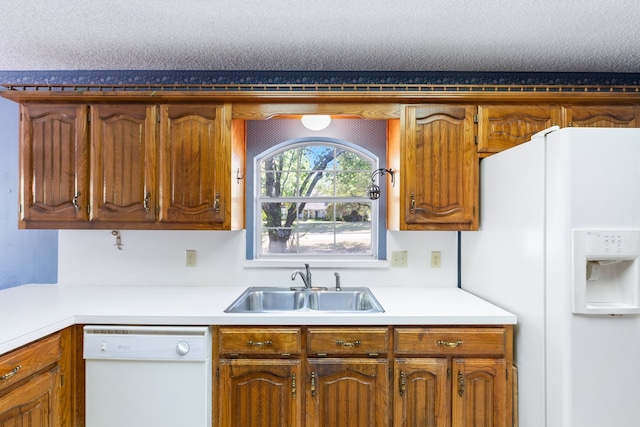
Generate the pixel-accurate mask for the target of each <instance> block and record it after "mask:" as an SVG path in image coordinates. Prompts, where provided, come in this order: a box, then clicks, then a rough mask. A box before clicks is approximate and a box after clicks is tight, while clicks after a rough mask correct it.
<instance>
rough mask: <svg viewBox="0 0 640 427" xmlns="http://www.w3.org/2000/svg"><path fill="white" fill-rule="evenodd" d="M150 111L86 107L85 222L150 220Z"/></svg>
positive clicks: (142, 107) (153, 146) (153, 139)
mask: <svg viewBox="0 0 640 427" xmlns="http://www.w3.org/2000/svg"><path fill="white" fill-rule="evenodd" d="M156 108H157V107H156V106H155V105H100V104H98V105H92V106H91V108H90V109H91V125H90V128H91V156H90V158H91V164H90V175H91V184H90V187H91V200H90V205H89V206H87V209H89V208H90V220H91V221H97V222H104V221H106V222H109V221H115V222H132V223H136V222H154V221H155V218H156V208H155V206H156V200H157V189H156V177H155V175H156V164H157V162H156V158H157V156H156V130H155V127H156Z"/></svg>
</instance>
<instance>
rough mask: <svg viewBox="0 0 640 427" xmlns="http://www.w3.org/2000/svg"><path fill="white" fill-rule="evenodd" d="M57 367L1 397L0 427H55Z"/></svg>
mask: <svg viewBox="0 0 640 427" xmlns="http://www.w3.org/2000/svg"><path fill="white" fill-rule="evenodd" d="M59 383H60V370H59V368H55V369H52V370H50V371H48V372H45V373H42V374H37V375H34V376H33V377H32V378H31V379H30V380H28V381H27V382H26V383H24V384H23V385H21V386H19V387H17V388H15V389H14V390H13V391H11V392H9V393H8V394H5V395H4V396H0V427H5V426H7V427H9V426H21V427H54V426H57V422H56V416H57V414H58V398H59V397H58V396H59V393H58V392H57V385H58V384H59Z"/></svg>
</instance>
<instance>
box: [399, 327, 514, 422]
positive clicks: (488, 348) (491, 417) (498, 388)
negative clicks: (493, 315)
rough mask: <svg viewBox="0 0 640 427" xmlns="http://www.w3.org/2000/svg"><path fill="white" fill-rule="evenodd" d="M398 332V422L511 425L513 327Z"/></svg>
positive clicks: (404, 329) (401, 328)
mask: <svg viewBox="0 0 640 427" xmlns="http://www.w3.org/2000/svg"><path fill="white" fill-rule="evenodd" d="M394 338H395V339H394V347H395V348H394V353H395V355H396V359H395V366H394V376H395V381H396V384H397V387H396V391H395V392H394V426H395V427H400V426H410V425H424V426H434V427H445V426H452V427H462V426H492V427H508V426H511V425H513V424H512V423H513V420H512V417H513V413H512V402H511V400H510V399H511V396H512V392H513V390H512V386H511V383H510V382H509V379H508V375H507V372H508V371H507V369H510V364H511V361H510V360H511V357H512V356H511V350H510V348H511V346H512V340H513V338H512V335H511V332H510V330H507V329H506V328H502V327H494V328H489V327H487V328H444V327H438V328H404V327H397V328H396V329H395V337H394Z"/></svg>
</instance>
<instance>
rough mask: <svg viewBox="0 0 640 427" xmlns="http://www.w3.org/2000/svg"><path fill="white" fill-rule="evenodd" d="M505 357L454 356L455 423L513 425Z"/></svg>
mask: <svg viewBox="0 0 640 427" xmlns="http://www.w3.org/2000/svg"><path fill="white" fill-rule="evenodd" d="M506 375H507V374H506V363H505V361H504V359H454V360H453V378H452V382H453V384H454V385H453V393H452V399H453V402H452V419H453V422H452V427H507V426H511V419H510V418H511V413H510V411H509V408H510V406H508V405H507V395H508V393H507V377H506Z"/></svg>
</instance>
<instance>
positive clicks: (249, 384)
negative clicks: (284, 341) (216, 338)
mask: <svg viewBox="0 0 640 427" xmlns="http://www.w3.org/2000/svg"><path fill="white" fill-rule="evenodd" d="M220 378H221V379H222V381H221V383H220V389H219V391H220V396H221V399H220V411H221V414H222V416H221V417H220V423H219V425H220V426H221V427H247V426H260V427H282V426H292V427H296V426H301V420H302V398H301V396H299V390H298V381H299V379H300V378H302V371H301V363H300V361H299V360H274V359H266V360H264V359H263V360H260V359H258V360H255V359H246V360H245V359H237V360H228V359H227V360H224V359H223V360H221V361H220Z"/></svg>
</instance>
